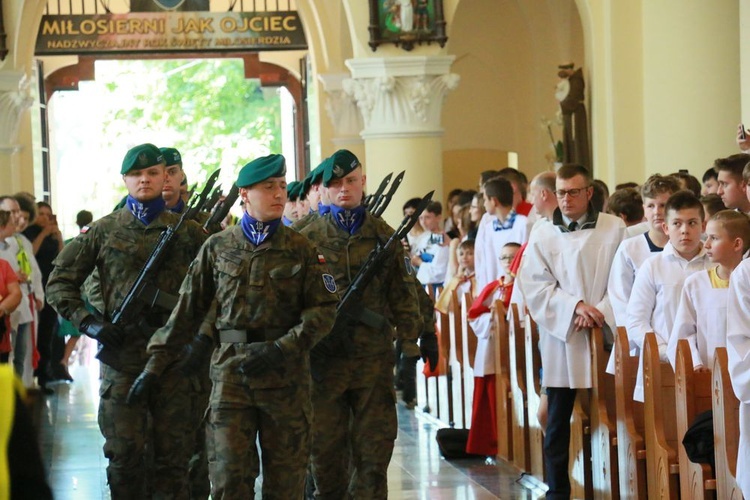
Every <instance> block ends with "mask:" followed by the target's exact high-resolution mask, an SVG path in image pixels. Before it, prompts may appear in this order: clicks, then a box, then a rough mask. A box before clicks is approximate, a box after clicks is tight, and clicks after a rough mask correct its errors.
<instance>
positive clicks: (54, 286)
mask: <svg viewBox="0 0 750 500" xmlns="http://www.w3.org/2000/svg"><path fill="white" fill-rule="evenodd" d="M178 220H179V216H178V215H176V214H173V213H170V212H168V211H166V210H165V211H164V212H162V213H161V214H159V217H157V218H156V219H155V220H154V221H153V222H151V224H149V225H148V226H144V225H143V223H142V222H140V221H139V220H137V219H136V218H135V217H133V215H132V214H131V213H130V211H129V210H128V209H127V208H123V209H120V210H117V211H115V212H113V213H111V214H109V215H107V216H105V217H103V218H101V219H99V220H97V221H96V222H94V223H93V224H91V226H89V227H88V228H84V229H83V230H82V231H81V233H80V234H79V235H78V236H77V237H76V238H75V239H74V240H73V241H71V242H70V243H68V244H67V245H65V247H64V248H63V250H62V252H60V255H58V256H57V258H56V259H55V261H54V265H55V268H54V269H53V271H52V274H51V275H50V278H49V282H48V284H47V295H48V300H49V303H50V304H51V305H52V307H54V308H55V310H57V312H58V313H60V315H61V316H62V317H64V318H65V319H67V320H69V321H71V322H72V323H73V325H75V326H76V328H78V327H79V326H80V324H81V321H82V320H83V319H84V318H85V317H86V316H88V315H89V314H91V313H90V312H89V311H88V310H86V307H85V303H84V302H83V300H82V299H81V286H82V285H83V283H84V282H85V281H86V279H87V278H88V277H89V275H90V274H91V273H92V272H93V271H94V270H96V271H97V273H98V279H97V283H98V285H99V291H98V294H99V296H98V297H97V298H96V303H97V305H99V307H100V308H101V312H102V314H103V315H104V318H105V319H107V320H109V319H110V318H111V316H112V314H113V313H114V312H115V310H116V309H117V307H118V306H119V305H120V304H121V303H122V300H123V298H124V297H125V295H127V293H128V291H129V290H130V287H131V286H132V285H133V282H134V281H135V280H136V278H137V277H138V273H139V272H140V271H141V268H142V267H143V265H144V264H145V262H146V260H147V259H148V257H149V255H150V254H151V250H152V249H153V247H154V246H155V245H156V242H157V240H158V239H159V236H160V235H161V233H162V232H163V231H164V230H165V229H166V228H167V226H168V225H174V224H177V221H178ZM205 238H206V236H205V235H204V234H203V231H201V229H200V227H199V226H198V225H197V224H194V223H192V222H187V223H185V224H183V226H182V227H181V228H180V230H179V231H178V232H177V235H176V236H175V239H174V240H173V243H172V246H171V248H170V249H169V250H168V252H167V255H166V257H165V259H164V261H163V264H162V267H161V269H160V271H159V273H158V276H157V279H156V283H155V285H156V287H157V288H158V289H159V290H161V291H163V292H166V293H169V294H173V295H175V296H176V295H177V292H178V290H179V287H180V283H181V282H182V280H183V278H184V277H185V273H186V272H187V269H188V266H189V265H190V262H191V261H192V260H193V258H194V257H195V255H196V254H197V253H198V249H199V248H200V246H201V244H202V243H203V241H204V240H205ZM143 316H144V320H145V321H146V322H147V323H148V325H151V327H152V328H145V329H143V331H142V334H140V335H129V336H128V338H127V340H126V342H125V345H124V346H123V348H122V350H121V351H120V358H121V361H122V362H123V365H124V368H123V371H126V372H128V373H140V371H141V370H142V369H143V367H144V366H145V364H146V361H147V359H148V357H147V355H146V343H147V342H148V336H149V333H150V332H152V331H153V330H155V329H156V327H158V326H160V325H163V324H164V322H166V319H167V318H168V316H169V311H166V310H164V309H161V308H159V307H155V308H154V309H152V310H148V309H146V310H144V315H143Z"/></svg>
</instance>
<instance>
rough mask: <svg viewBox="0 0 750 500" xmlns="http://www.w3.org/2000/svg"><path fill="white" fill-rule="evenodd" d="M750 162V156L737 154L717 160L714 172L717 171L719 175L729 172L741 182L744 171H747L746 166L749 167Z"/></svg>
mask: <svg viewBox="0 0 750 500" xmlns="http://www.w3.org/2000/svg"><path fill="white" fill-rule="evenodd" d="M749 161H750V155H748V154H745V153H737V154H735V155H731V156H727V157H726V158H718V159H717V160H715V161H714V170H716V173H717V174H718V173H719V172H729V174H730V175H731V176H732V177H734V178H735V179H737V180H738V181H741V180H742V171H743V170H744V169H745V165H747V163H748V162H749ZM717 178H718V177H717Z"/></svg>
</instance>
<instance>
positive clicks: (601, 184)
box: [592, 179, 609, 196]
mask: <svg viewBox="0 0 750 500" xmlns="http://www.w3.org/2000/svg"><path fill="white" fill-rule="evenodd" d="M592 184H593V185H595V186H599V187H601V188H602V190H603V191H604V194H605V195H606V196H609V186H607V183H606V182H604V181H603V180H601V179H594V182H593V183H592Z"/></svg>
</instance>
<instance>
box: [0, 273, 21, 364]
mask: <svg viewBox="0 0 750 500" xmlns="http://www.w3.org/2000/svg"><path fill="white" fill-rule="evenodd" d="M11 283H18V276H17V275H16V273H15V271H13V268H12V267H10V264H8V261H6V260H3V259H0V296H2V297H3V298H5V297H6V296H7V295H8V285H10V284H11ZM0 300H1V299H0ZM2 321H4V322H5V333H4V334H3V336H2V338H0V352H2V353H6V352H10V316H4V317H3V318H2Z"/></svg>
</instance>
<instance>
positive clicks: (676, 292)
mask: <svg viewBox="0 0 750 500" xmlns="http://www.w3.org/2000/svg"><path fill="white" fill-rule="evenodd" d="M709 266H710V262H709V260H708V258H707V257H706V251H705V250H704V249H703V247H701V250H700V252H699V253H698V255H696V256H695V257H693V259H692V260H690V261H688V260H686V259H685V258H683V257H681V256H680V255H679V254H678V253H677V252H676V251H675V249H674V247H673V246H672V244H671V243H667V245H666V246H665V247H664V251H663V252H661V253H658V254H656V255H654V256H653V257H649V258H648V259H647V260H646V262H644V263H643V265H642V266H641V268H640V269H639V270H638V273H637V275H636V277H635V282H634V283H633V290H632V292H631V294H630V300H629V301H628V309H627V316H628V318H627V323H626V324H627V329H628V340H629V341H630V347H631V348H638V349H639V350H640V357H639V362H638V377H637V379H636V383H635V391H634V392H633V399H635V400H636V401H643V352H642V350H643V340H644V338H645V337H646V334H647V333H648V332H654V333H655V334H656V341H657V342H658V344H659V354H660V355H661V356H662V357H663V358H662V359H664V360H666V351H667V343H668V342H669V337H670V335H671V334H672V327H673V326H674V319H675V315H676V314H677V307H678V306H679V305H680V294H681V293H682V285H683V283H685V278H687V277H688V276H690V275H691V274H693V273H694V272H696V271H703V270H705V269H708V267H709Z"/></svg>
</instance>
